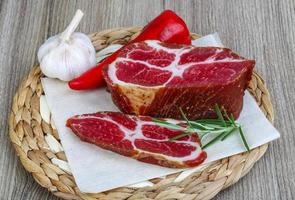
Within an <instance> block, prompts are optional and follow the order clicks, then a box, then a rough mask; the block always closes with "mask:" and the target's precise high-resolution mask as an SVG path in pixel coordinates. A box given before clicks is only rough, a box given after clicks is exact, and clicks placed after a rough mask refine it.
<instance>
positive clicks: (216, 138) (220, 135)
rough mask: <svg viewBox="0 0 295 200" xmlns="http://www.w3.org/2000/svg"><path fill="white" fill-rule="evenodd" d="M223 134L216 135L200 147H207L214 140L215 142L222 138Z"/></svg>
mask: <svg viewBox="0 0 295 200" xmlns="http://www.w3.org/2000/svg"><path fill="white" fill-rule="evenodd" d="M223 135H224V134H219V135H217V136H216V137H215V138H213V139H212V140H211V141H210V142H208V143H207V144H205V145H203V146H202V149H206V148H207V147H209V146H210V145H212V144H214V143H215V142H217V141H218V140H219V139H220V138H222V136H223Z"/></svg>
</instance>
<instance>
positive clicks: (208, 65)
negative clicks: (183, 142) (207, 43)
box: [104, 41, 255, 119]
mask: <svg viewBox="0 0 295 200" xmlns="http://www.w3.org/2000/svg"><path fill="white" fill-rule="evenodd" d="M254 65H255V61H253V60H247V59H245V58H243V57H241V56H239V55H237V54H235V53H234V52H232V51H231V50H230V49H227V48H218V47H192V46H180V45H171V44H163V43H160V42H158V41H145V42H140V43H135V44H132V45H130V46H128V47H126V48H125V49H124V51H122V52H121V54H120V55H119V57H118V58H117V59H116V60H115V61H114V62H113V63H112V64H110V65H108V66H106V67H105V69H104V77H105V79H106V82H107V84H108V88H109V89H110V91H111V93H112V98H113V101H114V103H115V104H116V105H117V106H118V107H119V108H120V110H121V111H122V112H124V113H127V114H138V115H149V116H153V117H169V118H178V119H179V118H181V115H180V113H179V108H182V109H183V110H184V111H185V113H187V115H188V118H190V119H199V118H212V117H216V116H215V113H214V112H213V107H214V105H215V104H218V105H219V106H220V107H221V108H222V109H224V110H226V111H227V112H229V113H233V115H234V117H235V118H237V117H238V116H239V113H240V112H241V109H242V105H243V95H244V90H245V89H246V88H247V86H248V84H249V81H250V80H251V75H252V69H253V67H254Z"/></svg>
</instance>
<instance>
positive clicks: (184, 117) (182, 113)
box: [179, 107, 192, 127]
mask: <svg viewBox="0 0 295 200" xmlns="http://www.w3.org/2000/svg"><path fill="white" fill-rule="evenodd" d="M179 110H180V113H181V115H182V117H183V119H185V121H186V122H187V124H188V125H189V126H190V127H192V125H191V123H190V121H189V120H188V118H187V117H186V116H185V114H184V112H183V110H182V108H180V107H179Z"/></svg>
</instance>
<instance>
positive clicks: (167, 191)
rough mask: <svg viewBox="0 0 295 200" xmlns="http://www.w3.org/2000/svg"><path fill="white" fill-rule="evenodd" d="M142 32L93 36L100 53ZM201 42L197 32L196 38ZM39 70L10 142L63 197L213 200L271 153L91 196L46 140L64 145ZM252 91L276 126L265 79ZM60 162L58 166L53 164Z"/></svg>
mask: <svg viewBox="0 0 295 200" xmlns="http://www.w3.org/2000/svg"><path fill="white" fill-rule="evenodd" d="M140 30H141V28H140V27H130V28H117V29H111V30H105V31H101V32H98V33H94V34H91V35H90V37H91V39H92V42H93V44H94V46H95V48H96V50H97V51H99V50H101V49H103V48H105V47H106V46H108V45H110V44H124V43H126V42H127V41H129V40H130V39H132V38H134V37H136V36H137V35H138V34H139V32H140ZM191 36H192V38H193V39H195V38H198V37H199V36H198V35H197V34H191ZM42 76H43V75H42V72H41V71H40V68H39V66H34V67H33V68H32V69H31V71H30V73H29V74H28V75H27V76H26V77H25V78H24V80H23V81H22V82H21V84H20V86H19V88H18V90H17V92H16V94H15V96H14V98H13V103H12V110H11V114H10V117H9V135H10V139H11V142H12V144H13V146H14V148H15V150H16V152H17V155H18V156H19V158H20V161H21V163H22V165H23V166H24V168H25V169H26V170H27V171H29V172H30V173H31V174H32V175H33V177H34V179H35V180H36V181H37V182H38V183H39V184H40V185H41V186H42V187H45V188H47V189H48V190H49V191H51V192H53V194H55V195H56V196H58V197H61V198H64V199H87V200H97V199H129V200H137V199H181V200H182V199H185V200H190V199H202V200H205V199H211V198H213V197H214V196H215V195H216V194H217V193H219V192H220V191H221V190H223V189H225V188H227V187H228V186H230V185H232V184H234V183H235V182H237V181H238V180H239V179H240V178H241V177H243V176H244V175H245V174H247V173H248V172H249V171H250V169H251V168H252V167H253V165H254V163H255V162H256V161H258V160H259V159H260V158H261V156H262V155H263V154H264V153H265V151H266V149H267V144H265V145H262V146H260V147H257V148H255V149H253V150H251V151H250V152H247V153H241V154H237V155H234V156H230V157H228V158H224V159H221V160H219V161H215V162H212V163H210V164H209V165H207V166H206V167H205V168H202V169H201V170H199V171H196V172H194V173H192V174H190V175H189V176H188V177H186V178H185V179H184V180H182V181H179V182H176V181H175V179H176V178H177V177H178V176H179V174H180V173H176V174H172V175H169V176H166V177H165V178H156V179H152V180H150V181H151V182H152V183H153V184H154V185H153V186H149V187H142V188H132V187H122V188H117V189H113V190H110V191H106V192H102V193H95V194H88V193H82V192H80V191H79V189H78V188H77V186H76V183H75V180H74V177H73V176H72V174H71V172H70V171H69V170H65V168H63V167H60V166H61V165H63V164H64V165H65V164H67V159H66V156H65V154H64V152H63V151H61V152H57V151H53V150H51V149H50V147H49V145H48V143H47V140H46V137H47V136H50V137H51V136H53V137H54V138H55V140H56V141H57V142H58V143H59V145H61V144H60V140H59V136H58V133H57V131H56V130H55V128H54V125H53V124H48V123H46V122H45V121H44V120H43V119H42V117H41V114H40V97H41V95H42V94H43V89H42V85H41V82H40V78H41V77H42ZM248 90H249V91H250V93H251V94H252V95H253V96H254V97H255V99H256V101H257V103H258V105H259V106H260V108H261V110H262V111H263V113H264V114H265V115H266V117H267V118H268V119H269V120H270V121H271V122H273V118H274V115H273V107H272V104H271V101H270V96H269V93H268V90H267V88H266V86H265V84H264V81H263V79H262V78H261V77H260V76H259V75H258V74H257V73H256V72H253V75H252V80H251V83H250V85H249V88H248ZM54 160H58V161H59V164H58V163H56V162H54Z"/></svg>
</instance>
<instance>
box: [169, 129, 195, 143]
mask: <svg viewBox="0 0 295 200" xmlns="http://www.w3.org/2000/svg"><path fill="white" fill-rule="evenodd" d="M191 134H193V132H190V131H188V132H185V133H182V134H179V135H177V136H175V137H172V138H170V139H169V141H175V140H178V139H179V138H182V137H185V136H187V135H191Z"/></svg>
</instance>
